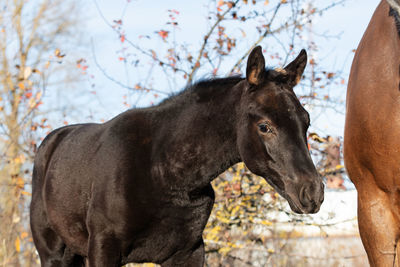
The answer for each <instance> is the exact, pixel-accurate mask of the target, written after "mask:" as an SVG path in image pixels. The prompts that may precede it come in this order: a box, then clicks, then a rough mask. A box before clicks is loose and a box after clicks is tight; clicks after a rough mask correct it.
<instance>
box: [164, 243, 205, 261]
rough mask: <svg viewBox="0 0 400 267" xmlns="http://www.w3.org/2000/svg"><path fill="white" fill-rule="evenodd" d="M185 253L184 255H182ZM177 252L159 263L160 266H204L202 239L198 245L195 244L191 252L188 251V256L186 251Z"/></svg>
mask: <svg viewBox="0 0 400 267" xmlns="http://www.w3.org/2000/svg"><path fill="white" fill-rule="evenodd" d="M184 255H185V256H184ZM184 255H182V254H181V253H179V252H178V253H177V254H175V255H174V256H172V257H171V258H169V259H168V260H167V261H165V262H163V263H162V264H161V266H162V267H174V266H176V267H186V266H190V267H203V266H204V243H203V240H201V242H200V243H199V245H197V246H195V247H194V248H193V250H192V251H191V252H189V256H186V255H188V254H187V253H184Z"/></svg>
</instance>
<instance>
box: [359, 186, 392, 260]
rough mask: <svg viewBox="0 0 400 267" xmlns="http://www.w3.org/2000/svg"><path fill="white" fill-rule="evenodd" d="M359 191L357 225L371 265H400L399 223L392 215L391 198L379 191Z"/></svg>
mask: <svg viewBox="0 0 400 267" xmlns="http://www.w3.org/2000/svg"><path fill="white" fill-rule="evenodd" d="M358 191H359V195H358V224H359V229H360V235H361V239H362V242H363V245H364V247H365V250H366V251H367V254H368V259H369V262H370V264H371V266H372V267H389V266H398V267H400V265H399V264H398V263H399V262H398V261H399V259H398V258H399V257H398V256H396V254H397V252H398V251H399V249H400V248H399V247H397V242H398V234H399V224H398V222H397V220H396V218H395V217H394V216H393V213H392V208H391V202H390V198H389V197H388V195H387V194H386V193H384V192H382V191H380V190H376V191H375V192H372V191H371V189H370V188H369V190H368V191H366V192H365V193H364V192H363V190H358ZM396 258H397V259H396ZM396 261H397V262H396Z"/></svg>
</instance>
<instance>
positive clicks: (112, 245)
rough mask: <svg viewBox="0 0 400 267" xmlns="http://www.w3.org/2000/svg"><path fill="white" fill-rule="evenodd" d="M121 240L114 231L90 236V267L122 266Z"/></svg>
mask: <svg viewBox="0 0 400 267" xmlns="http://www.w3.org/2000/svg"><path fill="white" fill-rule="evenodd" d="M119 244H120V241H118V239H116V238H115V236H114V234H113V233H106V232H103V233H100V234H96V235H95V236H92V237H89V250H88V264H89V267H103V266H104V267H112V266H120V261H121V252H120V246H119Z"/></svg>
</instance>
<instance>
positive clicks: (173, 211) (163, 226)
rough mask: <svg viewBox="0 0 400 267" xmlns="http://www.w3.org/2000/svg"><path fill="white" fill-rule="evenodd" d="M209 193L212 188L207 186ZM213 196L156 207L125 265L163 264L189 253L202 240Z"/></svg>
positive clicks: (202, 196)
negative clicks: (172, 258)
mask: <svg viewBox="0 0 400 267" xmlns="http://www.w3.org/2000/svg"><path fill="white" fill-rule="evenodd" d="M210 189H211V190H212V188H211V185H210ZM213 203H214V194H213V192H212V194H211V195H210V194H202V195H198V196H197V197H196V198H194V199H191V200H190V201H188V199H179V198H175V199H171V202H168V203H164V204H163V205H159V206H158V207H157V210H158V211H157V213H155V214H153V216H151V219H149V221H148V223H147V227H146V228H145V229H141V231H140V233H138V234H137V235H135V237H134V238H133V239H132V240H133V243H132V244H130V245H129V247H130V248H131V249H130V250H129V253H128V254H127V255H126V257H124V261H125V262H144V261H151V262H156V263H157V262H158V263H160V262H163V261H164V260H165V259H167V258H169V257H170V256H171V255H172V254H174V253H175V252H176V251H181V252H182V253H185V251H190V249H191V248H192V247H193V245H195V244H196V243H198V242H199V241H200V240H201V238H202V233H203V230H204V227H205V225H206V224H207V220H208V218H209V216H210V213H211V210H212V207H213Z"/></svg>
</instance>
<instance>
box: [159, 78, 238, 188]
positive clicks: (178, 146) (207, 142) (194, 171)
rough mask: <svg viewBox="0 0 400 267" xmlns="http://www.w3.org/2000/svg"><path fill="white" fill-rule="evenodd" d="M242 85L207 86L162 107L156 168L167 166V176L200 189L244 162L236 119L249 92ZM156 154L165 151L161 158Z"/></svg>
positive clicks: (233, 80) (233, 81)
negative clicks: (243, 96) (241, 99)
mask: <svg viewBox="0 0 400 267" xmlns="http://www.w3.org/2000/svg"><path fill="white" fill-rule="evenodd" d="M241 80H242V79H241V78H226V79H218V80H211V81H205V82H201V83H199V84H197V85H195V86H193V87H192V88H188V89H186V90H185V91H184V92H182V93H181V94H180V95H178V96H175V97H173V98H172V99H168V100H167V101H165V102H164V103H162V104H160V106H158V107H157V111H158V112H156V114H157V120H158V121H160V123H157V125H158V126H157V128H158V129H159V131H158V130H157V135H158V136H156V137H155V140H158V142H157V143H155V144H154V145H155V148H153V152H154V153H153V155H157V157H156V159H155V160H156V161H157V164H156V165H158V164H162V166H163V167H162V168H163V172H167V173H168V174H169V176H172V177H179V178H181V179H184V180H185V181H186V182H188V183H189V185H190V187H193V188H196V187H201V186H204V185H206V184H208V183H209V182H210V181H211V180H212V179H214V178H215V177H216V176H218V175H219V174H220V173H222V172H223V171H225V170H226V169H227V168H228V167H229V166H231V165H233V164H235V163H237V162H239V161H240V156H239V153H238V150H237V145H236V122H237V116H236V114H237V109H238V108H239V106H240V105H239V102H240V98H241V94H242V88H243V85H242V84H241V83H240V81H241ZM166 125H168V127H166ZM159 127H161V128H159ZM166 128H168V129H171V130H168V131H166ZM161 147H162V149H161ZM154 149H158V151H164V152H163V154H159V153H157V151H154ZM179 178H177V179H179Z"/></svg>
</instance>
